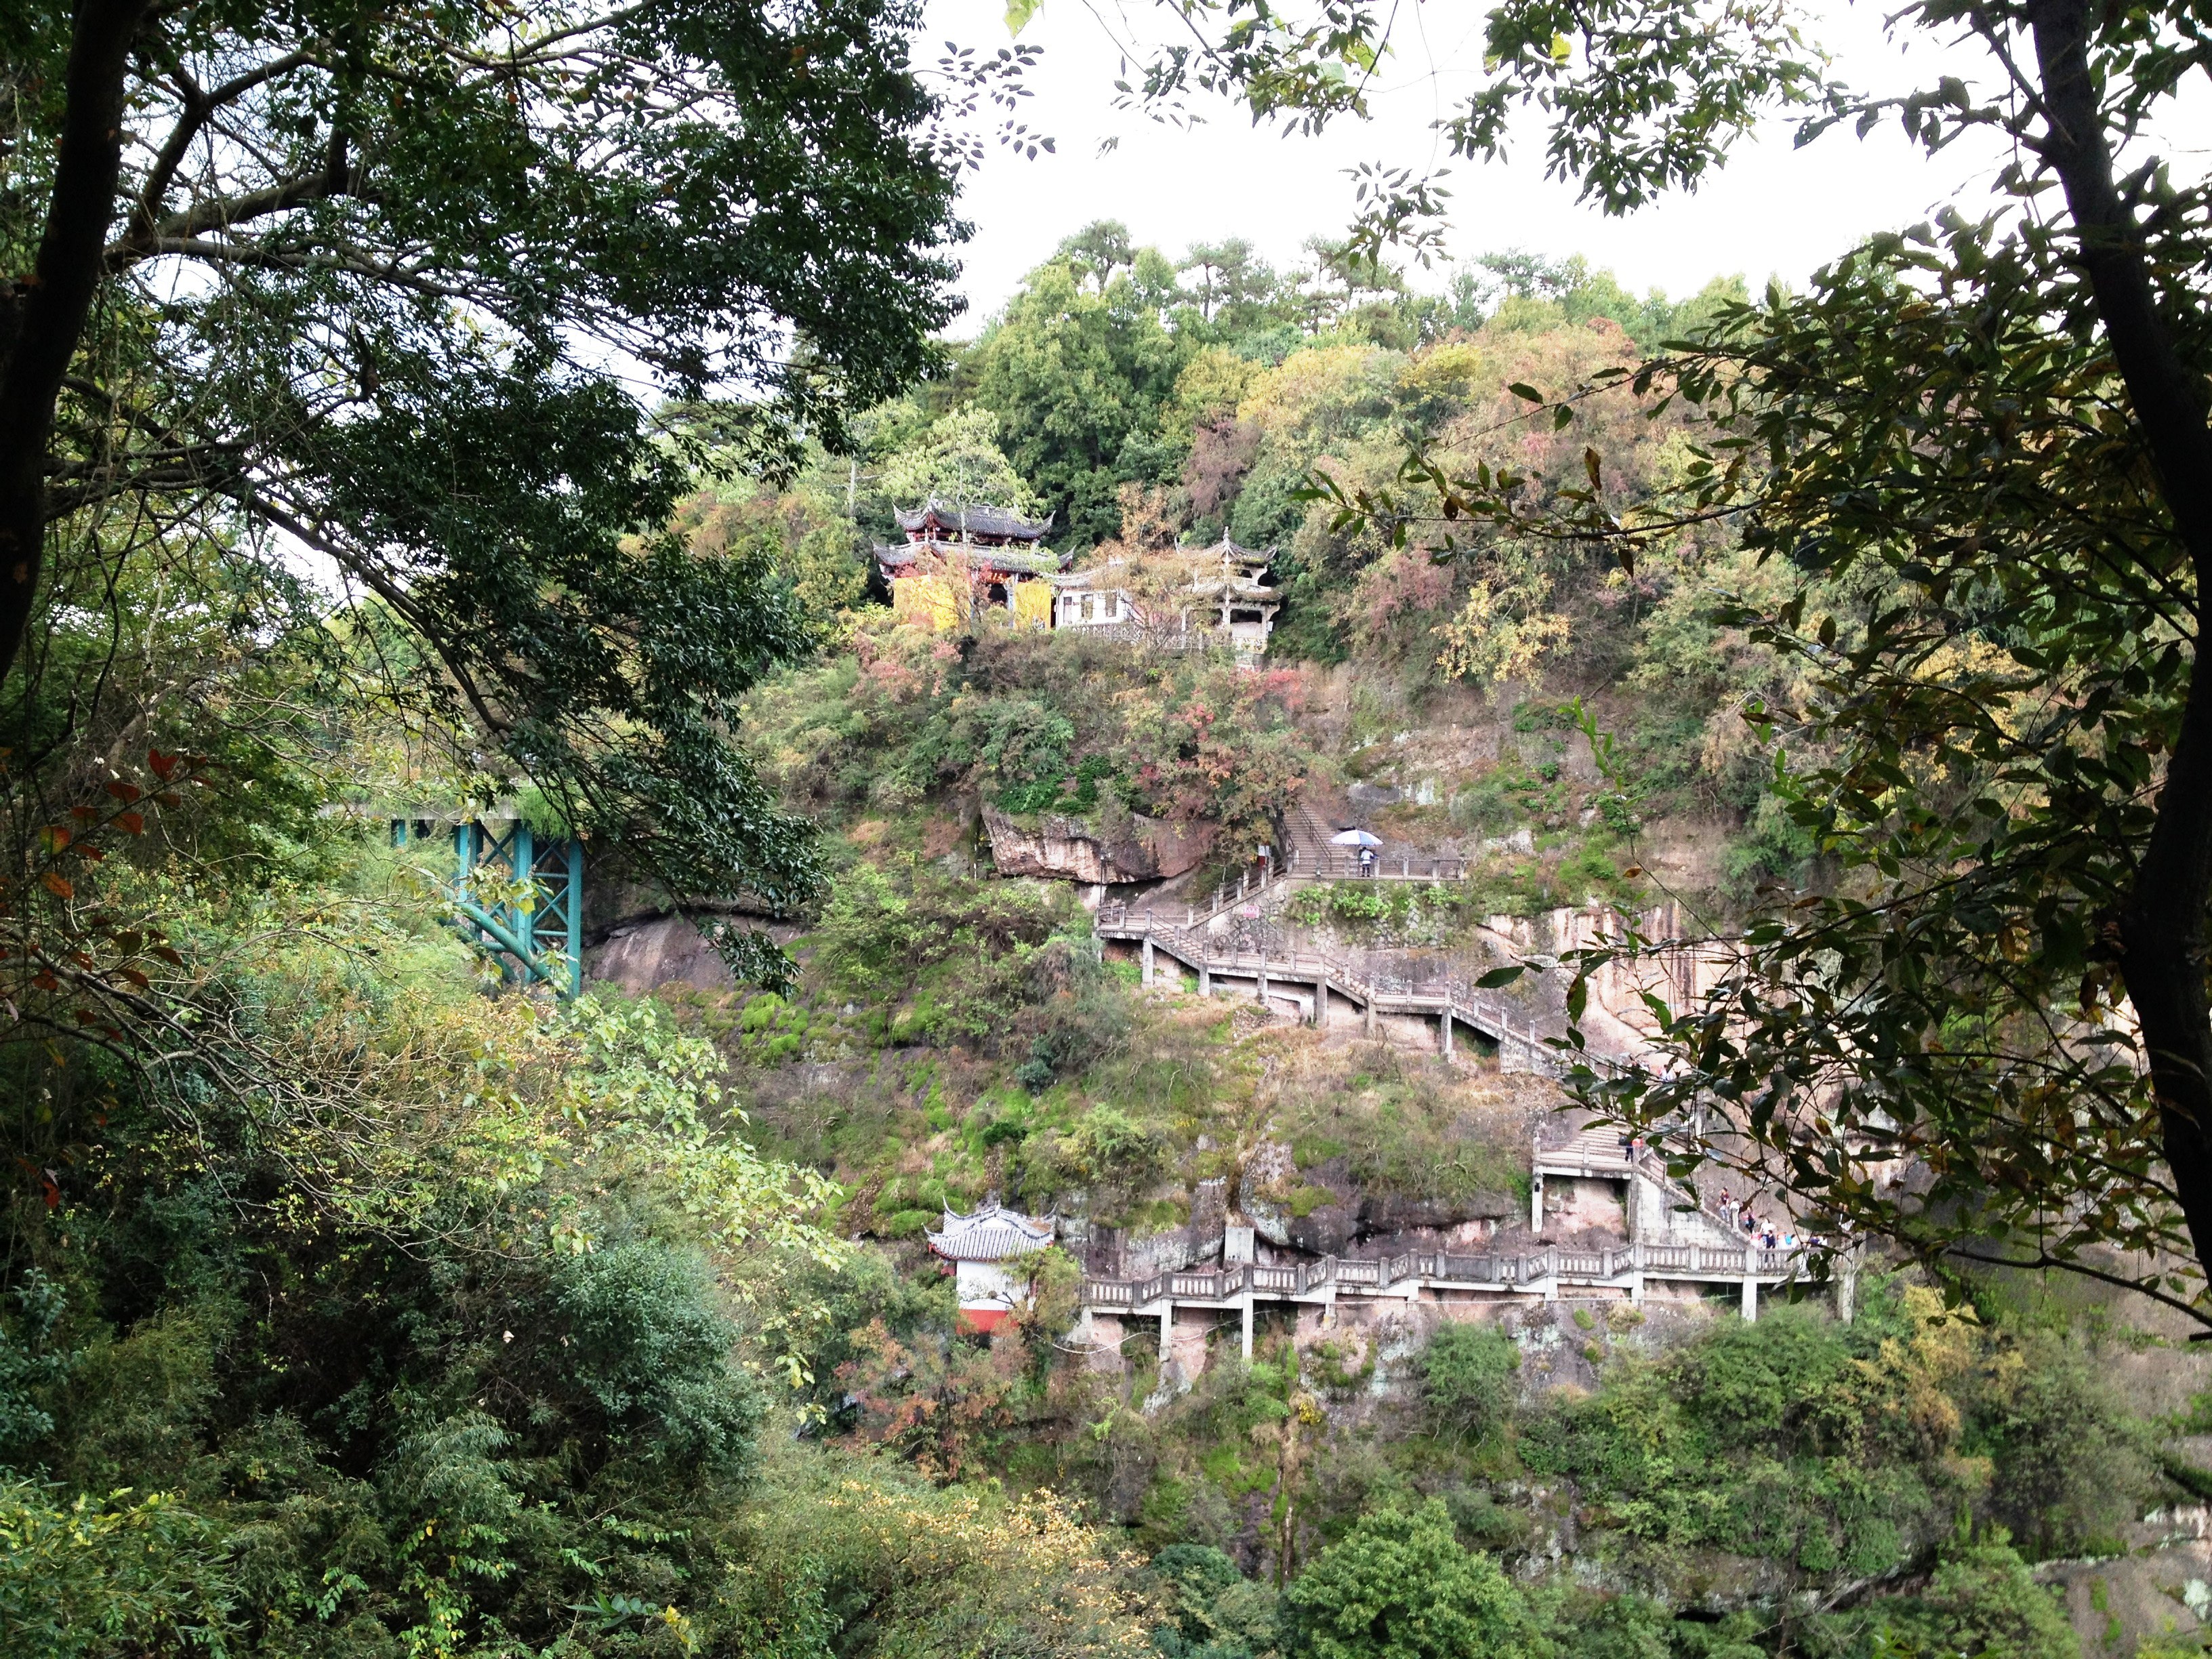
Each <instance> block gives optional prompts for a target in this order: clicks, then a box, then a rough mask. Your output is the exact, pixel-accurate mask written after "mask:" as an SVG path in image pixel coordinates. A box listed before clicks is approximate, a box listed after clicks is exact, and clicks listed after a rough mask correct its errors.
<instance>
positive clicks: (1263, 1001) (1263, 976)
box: [1260, 957, 1267, 1008]
mask: <svg viewBox="0 0 2212 1659" xmlns="http://www.w3.org/2000/svg"><path fill="white" fill-rule="evenodd" d="M1260 1006H1261V1007H1262V1008H1264V1007H1266V1006H1267V957H1261V958H1260Z"/></svg>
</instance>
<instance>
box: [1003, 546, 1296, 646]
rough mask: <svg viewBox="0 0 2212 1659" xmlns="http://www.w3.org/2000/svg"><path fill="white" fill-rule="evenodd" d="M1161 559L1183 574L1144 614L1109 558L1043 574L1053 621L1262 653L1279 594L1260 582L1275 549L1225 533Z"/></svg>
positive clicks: (1123, 566)
mask: <svg viewBox="0 0 2212 1659" xmlns="http://www.w3.org/2000/svg"><path fill="white" fill-rule="evenodd" d="M1164 557H1172V558H1173V559H1174V560H1175V562H1176V563H1177V564H1178V565H1180V566H1181V567H1182V569H1183V571H1185V572H1187V573H1188V576H1187V580H1186V581H1184V582H1179V583H1177V584H1176V587H1175V590H1174V592H1173V593H1172V595H1171V596H1170V597H1169V598H1167V599H1164V600H1159V601H1155V602H1153V608H1154V609H1156V610H1158V611H1161V612H1163V614H1161V615H1158V616H1147V615H1146V614H1145V611H1146V604H1145V602H1142V601H1139V599H1138V598H1137V597H1136V596H1135V595H1134V594H1133V593H1131V592H1128V591H1127V588H1125V587H1124V586H1121V583H1123V582H1125V581H1127V580H1128V570H1127V562H1126V561H1124V560H1121V559H1107V560H1104V561H1103V562H1100V563H1097V564H1094V565H1090V566H1087V567H1085V568H1083V569H1080V570H1066V571H1060V572H1058V573H1056V574H1048V575H1047V576H1046V577H1045V580H1046V581H1047V582H1048V584H1049V585H1050V586H1051V587H1052V589H1053V599H1052V625H1053V626H1054V628H1069V629H1085V628H1091V629H1115V630H1119V631H1121V632H1122V633H1125V634H1130V633H1134V634H1140V635H1143V636H1144V637H1146V638H1147V639H1149V640H1151V641H1153V642H1154V643H1157V644H1162V645H1170V646H1173V645H1177V644H1192V645H1195V644H1199V643H1203V642H1206V641H1225V642H1226V643H1227V644H1228V645H1229V646H1230V647H1231V648H1232V649H1233V650H1234V651H1235V652H1236V653H1237V660H1238V661H1239V662H1243V663H1254V662H1257V661H1258V660H1259V659H1260V658H1261V657H1262V656H1264V655H1265V654H1266V653H1267V636H1268V635H1269V634H1270V633H1271V632H1272V631H1273V628H1274V622H1275V612H1276V611H1279V610H1280V609H1281V608H1282V596H1281V595H1280V594H1279V593H1278V592H1276V590H1275V589H1273V588H1272V587H1269V586H1267V585H1266V584H1265V583H1263V582H1262V581H1261V580H1260V579H1261V576H1262V575H1263V574H1266V571H1267V566H1268V563H1269V562H1270V561H1271V560H1272V559H1273V554H1271V553H1262V552H1259V551H1255V550H1254V549H1252V548H1249V547H1242V546H1239V545H1238V544H1237V543H1235V542H1232V541H1231V540H1230V539H1229V538H1227V537H1226V536H1224V537H1223V538H1221V539H1220V540H1219V541H1218V542H1217V543H1215V544H1213V545H1212V547H1178V548H1176V549H1175V550H1173V551H1172V553H1171V554H1170V555H1164Z"/></svg>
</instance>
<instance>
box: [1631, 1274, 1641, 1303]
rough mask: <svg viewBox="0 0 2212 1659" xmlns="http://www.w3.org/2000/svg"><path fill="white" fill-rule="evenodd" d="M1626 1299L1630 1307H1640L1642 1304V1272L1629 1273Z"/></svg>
mask: <svg viewBox="0 0 2212 1659" xmlns="http://www.w3.org/2000/svg"><path fill="white" fill-rule="evenodd" d="M1628 1300H1629V1304H1630V1305H1631V1306H1632V1307H1638V1308H1640V1307H1642V1306H1643V1305H1644V1275H1643V1274H1642V1273H1632V1274H1630V1275H1629V1279H1628Z"/></svg>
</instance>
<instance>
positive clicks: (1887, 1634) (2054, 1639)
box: [1875, 1531, 2081, 1659]
mask: <svg viewBox="0 0 2212 1659" xmlns="http://www.w3.org/2000/svg"><path fill="white" fill-rule="evenodd" d="M1875 1646H1876V1650H1877V1651H1881V1652H1887V1653H1892V1654H1895V1655H1898V1656H1899V1659H1983V1656H1987V1659H2081V1638H2079V1637H2077V1636H2076V1635H2075V1633H2074V1627H2073V1626H2071V1625H2069V1624H2068V1623H2067V1621H2066V1615H2065V1614H2064V1613H2063V1612H2061V1611H2060V1610H2059V1607H2058V1603H2057V1601H2056V1600H2055V1599H2054V1598H2053V1596H2052V1595H2051V1591H2049V1590H2047V1589H2045V1588H2044V1587H2043V1586H2042V1585H2040V1584H2039V1583H2036V1582H2035V1580H2034V1579H2033V1578H2032V1577H2029V1576H2028V1571H2027V1564H2026V1563H2025V1562H2023V1561H2022V1560H2021V1559H2020V1557H2019V1556H2018V1555H2017V1554H2015V1553H2014V1552H2013V1550H2012V1548H2011V1547H2010V1545H2009V1544H2008V1541H2006V1538H2005V1535H2004V1534H2003V1533H2002V1531H2000V1532H1998V1533H1996V1534H1995V1535H1994V1536H1992V1537H1991V1538H1990V1539H1989V1540H1988V1541H1984V1542H1983V1543H1980V1544H1972V1545H1966V1546H1963V1547H1960V1546H1954V1547H1953V1548H1952V1549H1951V1550H1950V1551H1948V1552H1947V1553H1946V1554H1945V1557H1944V1559H1943V1562H1942V1565H1940V1566H1938V1567H1937V1568H1936V1573H1935V1576H1934V1577H1932V1578H1930V1579H1929V1583H1928V1588H1927V1589H1926V1590H1925V1591H1924V1592H1923V1593H1922V1594H1921V1595H1919V1596H1917V1597H1915V1598H1913V1599H1912V1600H1910V1601H1893V1602H1889V1603H1887V1604H1885V1605H1884V1607H1883V1608H1882V1610H1881V1626H1880V1628H1879V1632H1878V1636H1877V1640H1876V1644H1875Z"/></svg>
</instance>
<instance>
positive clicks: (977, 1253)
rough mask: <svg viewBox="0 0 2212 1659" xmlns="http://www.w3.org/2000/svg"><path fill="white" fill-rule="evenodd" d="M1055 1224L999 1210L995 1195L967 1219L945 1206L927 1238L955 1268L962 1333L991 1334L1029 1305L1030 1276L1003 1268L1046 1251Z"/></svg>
mask: <svg viewBox="0 0 2212 1659" xmlns="http://www.w3.org/2000/svg"><path fill="white" fill-rule="evenodd" d="M1056 1225H1057V1224H1056V1223H1055V1222H1054V1219H1053V1218H1052V1217H1050V1216H1028V1215H1024V1214H1022V1213H1021V1212H1019V1211H1017V1210H1009V1209H1006V1208H1005V1207H1003V1206H1001V1205H1000V1202H999V1200H998V1196H997V1194H993V1195H992V1196H990V1197H989V1198H987V1199H985V1200H983V1207H982V1208H981V1209H980V1210H976V1211H975V1212H972V1213H970V1214H968V1215H962V1214H960V1213H959V1212H957V1211H956V1210H954V1209H953V1208H952V1206H951V1205H947V1206H945V1225H944V1226H942V1227H941V1228H939V1230H938V1231H935V1232H933V1233H930V1234H928V1235H927V1237H928V1240H929V1248H930V1249H931V1250H932V1251H933V1252H934V1253H935V1254H936V1255H939V1256H942V1257H943V1258H944V1259H945V1261H950V1262H951V1263H952V1264H953V1270H954V1274H955V1279H956V1282H957V1286H958V1294H959V1302H960V1324H961V1326H962V1328H963V1329H966V1330H970V1331H988V1330H991V1329H993V1328H994V1327H996V1326H998V1325H999V1324H1000V1323H1001V1322H1004V1321H1006V1320H1007V1319H1010V1318H1012V1316H1013V1312H1014V1310H1015V1309H1017V1308H1019V1307H1024V1306H1026V1305H1027V1304H1028V1303H1029V1299H1030V1292H1029V1275H1028V1274H1027V1273H1018V1270H1017V1269H1016V1268H1010V1267H1008V1266H1007V1265H1006V1264H1007V1263H1009V1262H1014V1263H1017V1264H1018V1262H1019V1261H1020V1258H1022V1257H1023V1256H1025V1255H1036V1253H1037V1252H1038V1251H1040V1250H1043V1249H1049V1248H1050V1247H1051V1245H1052V1239H1053V1232H1054V1227H1055V1226H1056Z"/></svg>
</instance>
